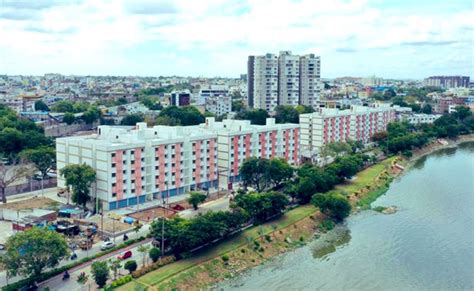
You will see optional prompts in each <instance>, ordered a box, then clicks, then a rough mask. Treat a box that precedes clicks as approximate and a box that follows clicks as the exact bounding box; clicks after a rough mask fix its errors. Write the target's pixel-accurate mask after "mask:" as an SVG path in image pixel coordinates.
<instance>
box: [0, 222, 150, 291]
mask: <svg viewBox="0 0 474 291" xmlns="http://www.w3.org/2000/svg"><path fill="white" fill-rule="evenodd" d="M148 231H149V225H144V226H143V227H142V228H141V229H140V231H139V232H138V233H136V232H131V233H129V234H127V235H128V237H129V239H135V238H138V237H140V236H146V235H147V234H148ZM119 243H122V238H121V237H120V238H117V239H116V244H119ZM143 243H145V242H142V244H143ZM101 244H102V243H96V244H94V245H93V246H92V248H91V249H90V250H89V251H83V250H80V249H79V250H76V251H75V252H76V254H77V259H76V261H77V260H80V259H82V258H85V257H87V256H92V255H95V254H98V253H99V252H101V250H100V245H101ZM117 252H118V253H119V252H121V250H119V251H117ZM114 253H115V252H114ZM71 262H72V261H71V260H69V259H67V260H63V261H62V262H61V263H60V264H59V267H60V266H64V265H66V264H69V263H71ZM20 279H22V277H20V276H16V277H13V278H9V279H8V282H9V283H14V282H17V281H19V280H20ZM6 284H7V279H6V272H5V271H2V272H0V286H5V285H6ZM51 290H55V289H51Z"/></svg>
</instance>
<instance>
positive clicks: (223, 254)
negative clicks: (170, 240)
mask: <svg viewBox="0 0 474 291" xmlns="http://www.w3.org/2000/svg"><path fill="white" fill-rule="evenodd" d="M397 159H398V158H397V157H391V158H388V159H386V160H384V161H382V162H380V163H378V164H376V165H373V166H371V167H369V168H367V169H365V170H363V171H361V172H359V173H358V174H357V175H356V177H355V179H353V180H351V181H348V182H347V183H345V184H343V185H339V186H337V187H336V190H338V191H341V192H343V193H345V194H346V195H348V197H349V198H350V199H351V203H352V204H353V206H361V207H362V206H364V205H370V203H372V201H374V200H375V199H376V198H377V197H378V196H380V195H382V194H383V193H385V191H386V190H387V188H386V187H387V185H388V183H389V182H390V180H391V179H392V174H393V173H392V172H391V169H392V165H393V163H394V162H395V161H396V160H397ZM323 221H324V217H323V215H322V214H320V213H319V211H318V210H317V209H316V208H314V207H313V206H311V205H305V206H300V207H297V208H295V209H292V210H290V211H288V212H286V213H285V214H284V215H283V216H282V217H280V218H278V219H276V220H274V221H270V222H267V223H265V224H263V225H260V226H255V227H252V228H249V229H247V230H245V231H243V232H241V233H239V234H237V235H235V236H233V237H231V238H228V239H226V240H224V241H221V242H219V243H218V244H216V245H214V246H211V247H209V248H207V249H205V250H203V251H201V252H199V253H198V254H195V255H193V257H191V258H188V259H183V260H181V261H178V262H175V263H172V264H170V265H167V266H165V267H163V268H161V269H159V270H156V271H153V272H151V273H149V274H147V275H145V276H142V277H140V278H138V279H136V280H135V281H133V282H130V283H129V284H127V285H124V286H122V287H121V288H119V289H120V290H131V289H132V290H133V289H134V288H135V287H137V288H140V287H141V288H148V289H149V290H170V289H198V288H204V287H206V286H209V285H212V284H214V283H217V282H220V281H222V280H224V279H226V278H231V277H234V276H236V275H237V274H239V273H241V272H243V271H244V270H247V269H249V268H251V267H254V266H257V265H259V264H262V263H264V262H265V261H266V260H268V259H270V258H272V257H275V256H277V255H279V254H282V253H285V252H287V251H289V250H291V249H294V248H296V247H300V246H302V245H304V244H305V242H306V241H308V240H310V239H311V238H312V237H313V235H314V234H315V232H318V231H319V230H320V228H321V223H322V222H323Z"/></svg>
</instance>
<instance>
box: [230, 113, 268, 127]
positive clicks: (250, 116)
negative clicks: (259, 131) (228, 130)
mask: <svg viewBox="0 0 474 291" xmlns="http://www.w3.org/2000/svg"><path fill="white" fill-rule="evenodd" d="M268 116H269V115H268V112H267V111H266V110H263V109H254V110H246V111H240V112H238V113H237V114H236V115H235V119H241V120H250V123H251V124H257V125H265V124H266V120H267V117H268Z"/></svg>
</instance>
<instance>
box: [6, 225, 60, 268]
mask: <svg viewBox="0 0 474 291" xmlns="http://www.w3.org/2000/svg"><path fill="white" fill-rule="evenodd" d="M52 246H54V247H52ZM5 247H6V253H5V254H4V255H3V256H2V257H1V262H2V264H3V265H4V267H5V269H6V270H7V275H8V276H9V277H12V276H17V275H21V276H39V275H40V274H41V272H42V271H43V270H44V269H45V268H54V267H56V266H57V265H58V264H59V262H60V261H61V260H62V259H64V258H67V257H68V255H69V249H68V246H67V243H66V240H65V239H64V236H62V235H61V234H59V233H57V232H55V231H53V230H49V229H47V228H42V227H33V228H32V229H29V230H26V231H22V232H17V233H16V234H14V235H12V236H11V237H9V238H8V239H7V241H6V244H5Z"/></svg>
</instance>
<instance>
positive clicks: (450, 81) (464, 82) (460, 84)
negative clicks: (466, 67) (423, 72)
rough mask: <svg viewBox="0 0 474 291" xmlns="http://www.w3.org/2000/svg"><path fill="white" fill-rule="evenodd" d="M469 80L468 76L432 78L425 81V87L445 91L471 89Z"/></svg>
mask: <svg viewBox="0 0 474 291" xmlns="http://www.w3.org/2000/svg"><path fill="white" fill-rule="evenodd" d="M469 79H470V78H469V77H468V76H432V77H428V78H426V79H425V81H424V85H425V86H435V87H441V88H443V89H450V88H469Z"/></svg>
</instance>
